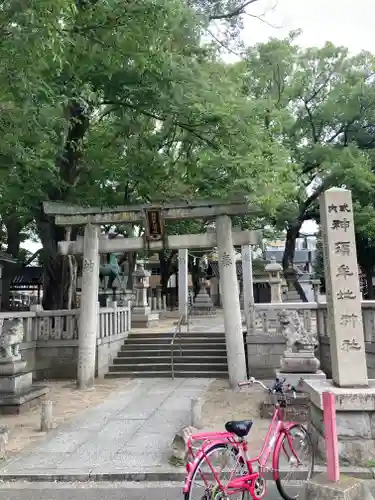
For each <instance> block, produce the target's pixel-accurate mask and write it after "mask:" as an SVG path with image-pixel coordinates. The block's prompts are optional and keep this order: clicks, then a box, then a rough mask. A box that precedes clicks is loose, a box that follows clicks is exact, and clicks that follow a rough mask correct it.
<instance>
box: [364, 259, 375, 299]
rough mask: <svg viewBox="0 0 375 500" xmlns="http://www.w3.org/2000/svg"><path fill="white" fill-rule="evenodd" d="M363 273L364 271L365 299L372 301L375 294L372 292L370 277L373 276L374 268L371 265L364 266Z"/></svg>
mask: <svg viewBox="0 0 375 500" xmlns="http://www.w3.org/2000/svg"><path fill="white" fill-rule="evenodd" d="M364 271H365V276H366V283H367V299H368V300H374V299H375V292H374V286H373V284H372V275H373V271H374V266H373V265H372V264H371V265H369V266H366V268H365V270H364Z"/></svg>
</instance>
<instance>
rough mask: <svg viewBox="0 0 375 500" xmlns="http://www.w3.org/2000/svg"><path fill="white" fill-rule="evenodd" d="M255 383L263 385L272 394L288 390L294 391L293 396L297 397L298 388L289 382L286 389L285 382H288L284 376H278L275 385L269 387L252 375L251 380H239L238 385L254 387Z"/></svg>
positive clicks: (283, 392)
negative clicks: (280, 377)
mask: <svg viewBox="0 0 375 500" xmlns="http://www.w3.org/2000/svg"><path fill="white" fill-rule="evenodd" d="M254 384H258V385H260V386H261V387H263V389H265V390H266V391H268V392H270V393H272V394H285V393H287V392H292V393H293V397H294V398H295V397H296V392H297V391H296V388H295V387H293V386H292V385H290V384H287V386H286V390H285V384H286V379H285V378H282V379H279V378H276V379H275V382H274V383H273V386H272V387H267V386H266V385H265V384H263V382H261V381H260V380H256V379H255V378H254V377H251V378H250V379H249V380H245V381H243V382H239V384H238V387H252V386H253V385H254Z"/></svg>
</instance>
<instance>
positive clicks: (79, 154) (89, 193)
mask: <svg viewBox="0 0 375 500" xmlns="http://www.w3.org/2000/svg"><path fill="white" fill-rule="evenodd" d="M261 2H262V0H249V1H245V0H243V1H242V2H241V1H240V0H215V1H211V0H145V1H144V2H136V1H132V0H130V1H129V2H127V3H126V8H124V3H123V2H121V1H120V0H111V1H109V2H104V1H102V0H76V2H75V3H74V2H65V1H62V0H54V1H53V2H52V1H51V0H41V1H39V2H26V3H24V2H19V1H18V0H9V1H7V2H5V3H3V7H2V10H1V13H0V30H1V32H2V37H1V40H0V65H1V66H0V68H1V71H0V109H1V114H0V133H1V135H0V159H1V164H0V217H1V222H2V226H3V229H4V232H5V233H6V235H7V238H6V241H7V247H6V249H7V250H8V252H10V253H11V254H12V255H13V256H14V257H17V256H18V255H19V251H20V243H21V241H22V238H23V236H22V234H23V233H22V231H23V230H24V229H25V228H26V229H27V228H29V229H30V228H32V229H33V230H34V231H35V232H36V233H37V235H38V236H39V238H40V239H41V242H42V244H43V258H44V268H45V282H44V285H45V293H44V296H45V300H44V302H45V303H44V306H45V307H47V308H54V307H65V305H66V290H65V288H64V287H61V286H56V284H58V283H61V281H62V280H63V279H64V273H66V266H65V265H64V262H65V261H64V259H63V258H62V257H60V256H58V254H57V242H58V241H59V240H62V239H64V238H65V237H66V234H65V229H64V228H58V227H56V226H55V225H54V223H53V220H52V219H50V218H48V217H46V216H45V215H44V213H43V211H42V206H41V202H42V201H44V200H51V201H64V202H67V203H75V204H76V203H79V204H84V205H90V204H91V205H115V204H127V203H137V202H168V201H172V200H173V199H194V198H221V199H225V198H229V197H232V196H236V195H241V196H246V197H247V199H248V200H249V203H251V205H252V206H256V207H257V218H256V220H255V217H254V216H253V217H252V218H247V219H246V218H245V219H242V220H240V221H239V222H240V223H241V224H242V225H245V226H249V225H251V226H252V227H254V226H257V224H258V225H259V224H263V225H264V224H271V225H273V226H274V227H276V228H277V229H284V230H285V231H286V235H287V244H286V250H285V255H284V262H283V264H284V269H285V270H287V269H288V268H289V267H290V266H291V265H292V263H293V259H294V248H295V240H296V238H297V236H298V233H299V231H300V229H301V226H302V224H303V222H304V221H306V220H309V219H313V220H316V221H317V222H319V213H318V210H317V205H316V201H317V198H318V196H319V194H320V193H321V192H322V191H323V190H324V189H326V188H327V187H330V186H332V185H344V186H346V187H348V188H350V189H352V190H353V194H354V198H355V200H356V222H357V233H358V248H359V259H360V261H361V262H362V264H361V265H363V266H365V267H366V265H367V270H369V266H370V264H365V263H368V262H369V261H370V260H371V258H369V252H370V255H372V248H373V244H375V243H373V242H374V237H375V234H374V227H375V225H374V213H373V212H374V196H373V192H374V187H375V177H374V155H373V145H374V144H375V142H374V141H375V135H374V132H375V129H374V121H373V113H374V107H375V93H374V80H373V68H374V67H375V65H374V62H375V60H374V56H373V55H372V54H369V53H362V54H359V55H356V56H351V55H350V54H348V51H347V49H345V48H343V47H335V46H333V45H332V44H330V43H327V44H326V46H325V47H323V48H310V49H302V48H301V47H299V46H298V44H297V38H296V37H297V35H298V33H293V34H291V36H290V37H289V38H287V39H285V40H276V39H272V40H270V41H269V42H267V43H265V44H258V45H256V46H254V47H248V48H246V50H245V52H244V54H245V56H244V58H243V60H241V61H235V62H232V63H227V62H224V61H223V59H222V57H221V51H222V46H223V43H227V44H228V46H230V44H232V43H237V42H238V41H239V38H238V35H239V32H240V30H241V26H242V24H241V23H242V20H243V16H244V15H245V13H246V12H248V11H249V10H248V9H251V8H252V5H253V4H255V3H259V4H260V3H261ZM217 23H220V25H221V26H222V27H223V30H224V34H225V35H224V39H218V38H217V37H216V35H215V26H217ZM189 224H190V223H189ZM189 224H188V225H189ZM189 228H190V230H191V231H198V230H200V229H199V228H201V222H197V223H196V225H195V226H194V227H192V226H191V224H190V225H189ZM179 229H181V228H180V227H179V226H178V225H174V226H173V225H170V226H169V227H168V231H170V232H171V233H173V232H175V231H178V230H179ZM133 230H134V228H133V227H131V226H128V227H124V228H121V231H125V232H127V234H128V235H129V234H132V231H133ZM71 236H72V237H74V232H73V234H72V235H71ZM171 257H173V256H171V255H161V256H160V258H161V259H162V260H163V259H164V260H163V262H164V263H168V259H169V261H171ZM371 271H372V268H371ZM291 285H292V284H291ZM294 285H295V286H297V288H298V283H297V279H296V278H295V280H294Z"/></svg>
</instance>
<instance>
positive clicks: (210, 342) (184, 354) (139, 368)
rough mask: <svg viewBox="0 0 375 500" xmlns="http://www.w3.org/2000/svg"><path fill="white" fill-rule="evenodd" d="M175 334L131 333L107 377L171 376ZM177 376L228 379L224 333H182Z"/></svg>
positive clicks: (178, 343)
mask: <svg viewBox="0 0 375 500" xmlns="http://www.w3.org/2000/svg"><path fill="white" fill-rule="evenodd" d="M172 338H173V333H151V332H150V333H148V332H147V333H135V332H131V333H130V334H129V337H128V338H127V340H126V341H125V343H124V345H123V346H122V348H121V351H120V352H119V353H118V355H117V356H116V358H115V359H114V360H113V363H112V365H111V366H110V367H109V373H108V374H107V375H106V377H107V378H115V377H118V378H120V377H171V376H172V371H171V341H172ZM174 372H175V377H180V378H181V377H214V378H227V377H228V365H227V353H226V346H225V337H224V333H211V332H210V333H202V332H190V333H186V332H182V333H181V336H180V337H177V338H176V339H175V344H174Z"/></svg>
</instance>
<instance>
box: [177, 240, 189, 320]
mask: <svg viewBox="0 0 375 500" xmlns="http://www.w3.org/2000/svg"><path fill="white" fill-rule="evenodd" d="M188 279H189V274H188V251H187V249H186V248H180V249H179V251H178V309H179V315H180V317H181V316H183V320H182V322H183V323H186V321H187V315H188V301H189V297H188V292H189V283H188Z"/></svg>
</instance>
